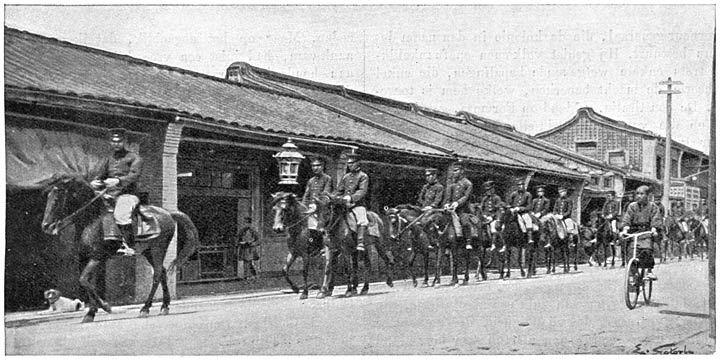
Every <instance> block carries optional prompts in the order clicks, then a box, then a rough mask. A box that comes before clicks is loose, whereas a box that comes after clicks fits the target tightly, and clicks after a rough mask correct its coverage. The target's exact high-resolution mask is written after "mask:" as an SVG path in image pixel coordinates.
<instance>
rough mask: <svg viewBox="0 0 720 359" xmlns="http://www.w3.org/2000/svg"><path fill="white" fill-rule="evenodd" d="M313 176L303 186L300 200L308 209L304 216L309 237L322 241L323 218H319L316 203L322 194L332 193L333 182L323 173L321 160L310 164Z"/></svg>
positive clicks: (323, 167)
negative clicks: (305, 216) (303, 191)
mask: <svg viewBox="0 0 720 359" xmlns="http://www.w3.org/2000/svg"><path fill="white" fill-rule="evenodd" d="M310 167H311V168H312V172H313V176H312V177H311V178H310V179H309V180H308V182H307V184H306V185H305V194H304V195H303V198H302V203H303V204H304V205H305V206H307V207H308V210H307V212H305V213H306V214H308V219H307V221H308V230H310V237H311V238H312V239H314V240H322V238H323V234H324V233H325V218H319V215H318V213H317V207H318V205H317V201H318V196H319V195H320V194H322V193H332V192H333V181H332V177H330V176H329V175H328V174H326V173H325V162H324V161H323V160H322V158H320V157H317V158H314V159H313V160H312V161H311V162H310Z"/></svg>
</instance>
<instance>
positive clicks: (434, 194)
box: [418, 182, 445, 208]
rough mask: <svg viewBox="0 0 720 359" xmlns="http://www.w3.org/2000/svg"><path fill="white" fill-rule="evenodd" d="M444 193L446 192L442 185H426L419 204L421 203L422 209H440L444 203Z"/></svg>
mask: <svg viewBox="0 0 720 359" xmlns="http://www.w3.org/2000/svg"><path fill="white" fill-rule="evenodd" d="M443 192H445V187H443V185H441V184H440V183H437V182H435V183H426V184H425V185H424V186H423V188H422V190H420V195H419V196H418V203H420V206H422V207H426V206H431V207H433V208H438V207H440V204H441V203H442V199H443Z"/></svg>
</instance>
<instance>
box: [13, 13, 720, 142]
mask: <svg viewBox="0 0 720 359" xmlns="http://www.w3.org/2000/svg"><path fill="white" fill-rule="evenodd" d="M4 11H5V26H9V27H12V28H16V29H21V30H26V31H29V32H32V33H36V34H40V35H45V36H49V37H54V38H58V39H61V40H65V41H69V42H72V43H76V44H81V45H86V46H90V47H95V48H100V49H103V50H107V51H111V52H115V53H120V54H124V55H129V56H133V57H136V58H140V59H144V60H148V61H152V62H156V63H160V64H164V65H170V66H175V67H180V68H184V69H188V70H192V71H197V72H200V73H204V74H208V75H213V76H218V77H224V74H225V69H226V68H227V67H228V66H229V65H230V64H231V63H233V62H235V61H245V62H248V63H250V64H251V65H254V66H257V67H261V68H265V69H269V70H273V71H276V72H281V73H285V74H289V75H293V76H299V77H302V78H307V79H311V80H315V81H320V82H326V83H330V84H335V85H343V86H345V87H346V88H349V89H353V90H357V91H363V92H367V93H371V94H376V95H379V96H383V97H388V98H392V99H396V100H400V101H406V102H412V103H416V104H418V105H421V106H425V107H430V108H434V109H438V110H441V111H445V112H449V113H456V112H458V111H461V110H464V111H469V112H472V113H475V114H478V115H480V116H483V117H487V118H490V119H493V120H497V121H502V122H506V123H509V124H512V125H514V126H515V127H516V128H517V129H518V130H519V131H522V132H525V133H529V134H533V135H534V134H536V133H538V132H541V131H544V130H548V129H550V128H553V127H555V126H558V125H560V124H562V123H564V122H566V121H568V120H570V119H571V118H572V117H573V116H574V115H575V114H576V112H577V110H578V108H581V107H592V108H593V109H594V110H595V111H596V112H598V113H600V114H602V115H605V116H608V117H610V118H612V119H615V120H619V121H624V122H626V123H628V124H630V125H633V126H636V127H640V128H643V129H646V130H649V131H652V132H654V133H657V134H659V135H662V136H665V128H666V126H665V121H666V116H667V112H666V101H667V97H666V96H665V95H661V94H658V91H659V90H663V89H666V87H664V86H661V85H659V84H658V83H659V82H660V81H664V80H667V79H668V77H672V80H673V81H681V82H682V83H683V85H680V86H674V89H678V90H680V91H681V94H679V95H674V96H673V98H672V120H673V125H672V137H673V139H674V140H676V141H679V142H682V143H684V144H686V145H688V146H690V147H693V148H695V149H698V150H701V151H703V152H705V153H709V145H710V101H711V90H712V86H713V85H712V72H711V71H712V56H713V52H712V50H713V31H714V26H715V16H716V14H715V12H716V7H715V5H714V4H712V3H711V4H700V5H477V4H475V5H460V6H439V5H420V6H417V5H415V6H411V5H392V6H391V5H372V6H328V5H322V6H321V5H299V4H296V5H292V6H277V5H276V6H271V5H256V6H250V5H241V6H229V5H226V6H188V5H184V6H139V5H135V6H107V5H106V6H17V5H5V8H4Z"/></svg>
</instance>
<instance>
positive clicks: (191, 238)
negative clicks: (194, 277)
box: [168, 211, 200, 273]
mask: <svg viewBox="0 0 720 359" xmlns="http://www.w3.org/2000/svg"><path fill="white" fill-rule="evenodd" d="M171 215H172V218H173V219H174V220H175V222H176V223H177V224H178V243H183V247H182V249H181V250H180V253H178V255H177V257H176V258H175V259H174V260H173V261H172V262H171V263H170V266H169V267H168V273H172V271H174V270H175V267H177V266H182V265H183V264H185V262H187V260H188V259H189V258H190V256H191V255H193V254H194V253H195V251H197V249H198V248H199V247H200V234H199V232H198V230H197V227H195V224H194V223H193V222H192V220H191V219H190V217H189V216H188V215H187V214H185V213H182V212H180V211H176V212H172V213H171ZM181 230H182V232H181ZM180 236H184V239H185V240H184V241H182V242H181V241H180V238H181V237H180Z"/></svg>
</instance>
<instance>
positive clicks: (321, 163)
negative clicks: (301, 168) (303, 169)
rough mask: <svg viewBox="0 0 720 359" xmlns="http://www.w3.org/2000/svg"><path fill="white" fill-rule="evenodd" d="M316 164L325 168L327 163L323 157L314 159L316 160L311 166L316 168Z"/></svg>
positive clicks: (311, 162) (313, 160)
mask: <svg viewBox="0 0 720 359" xmlns="http://www.w3.org/2000/svg"><path fill="white" fill-rule="evenodd" d="M316 164H317V165H321V166H324V165H325V161H324V160H323V159H322V157H314V158H313V159H312V161H310V165H311V166H314V165H316Z"/></svg>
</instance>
